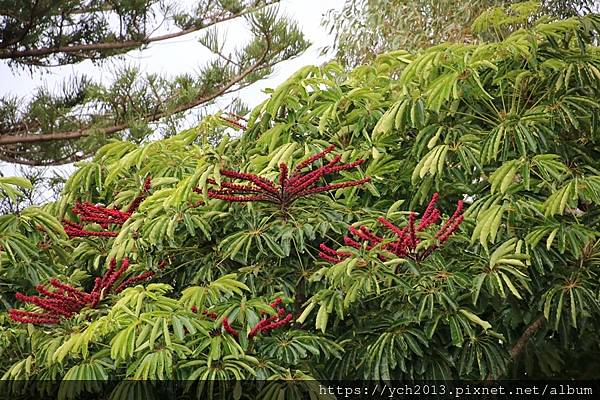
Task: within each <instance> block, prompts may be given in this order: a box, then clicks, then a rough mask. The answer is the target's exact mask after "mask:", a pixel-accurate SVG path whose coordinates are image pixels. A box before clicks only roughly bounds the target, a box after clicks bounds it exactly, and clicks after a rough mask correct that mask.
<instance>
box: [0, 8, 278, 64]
mask: <svg viewBox="0 0 600 400" xmlns="http://www.w3.org/2000/svg"><path fill="white" fill-rule="evenodd" d="M279 1H280V0H267V1H266V2H265V4H264V5H259V8H262V7H266V6H269V5H271V4H274V3H277V2H279ZM256 9H257V8H256V7H250V8H247V9H245V10H243V11H241V12H238V13H235V14H231V15H229V16H227V17H222V18H221V19H217V20H213V21H210V22H208V23H206V24H201V25H197V26H193V27H191V28H187V29H182V30H180V31H177V32H172V33H167V34H164V35H158V36H153V37H147V38H144V39H141V40H125V41H122V42H103V43H94V44H78V45H71V46H57V47H42V48H39V49H29V50H20V51H0V59H8V58H10V59H17V58H26V57H40V56H45V55H49V54H56V53H67V54H68V53H84V52H88V51H97V50H124V49H134V48H137V47H140V46H143V45H147V44H150V43H154V42H160V41H164V40H168V39H173V38H176V37H180V36H184V35H188V34H190V33H193V32H196V31H199V30H201V29H205V28H208V27H210V26H213V25H216V24H219V23H221V22H225V21H229V20H232V19H235V18H238V17H241V16H244V15H246V14H248V13H251V12H253V11H255V10H256Z"/></svg>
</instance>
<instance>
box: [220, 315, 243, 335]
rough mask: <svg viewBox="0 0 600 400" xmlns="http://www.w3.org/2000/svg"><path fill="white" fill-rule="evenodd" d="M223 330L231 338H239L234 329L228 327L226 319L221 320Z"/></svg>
mask: <svg viewBox="0 0 600 400" xmlns="http://www.w3.org/2000/svg"><path fill="white" fill-rule="evenodd" d="M223 329H225V332H227V333H229V334H230V335H232V336H235V337H238V336H240V333H239V332H238V331H236V330H235V329H233V328H232V327H231V325H229V319H228V318H227V317H224V318H223Z"/></svg>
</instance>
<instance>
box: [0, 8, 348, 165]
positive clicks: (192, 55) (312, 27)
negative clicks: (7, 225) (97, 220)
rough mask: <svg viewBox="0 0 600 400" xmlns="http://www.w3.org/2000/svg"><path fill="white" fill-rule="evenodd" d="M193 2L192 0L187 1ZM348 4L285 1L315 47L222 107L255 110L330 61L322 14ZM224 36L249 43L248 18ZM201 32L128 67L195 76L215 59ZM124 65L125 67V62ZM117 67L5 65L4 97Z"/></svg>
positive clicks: (225, 27) (225, 29) (0, 77)
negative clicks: (306, 70)
mask: <svg viewBox="0 0 600 400" xmlns="http://www.w3.org/2000/svg"><path fill="white" fill-rule="evenodd" d="M188 1H189V0H188ZM343 3H344V0H282V1H281V3H280V5H279V11H280V14H282V15H285V16H287V17H289V18H291V19H293V20H295V21H296V22H297V24H298V26H299V27H300V29H301V30H302V32H303V33H304V35H305V37H306V39H307V40H309V41H310V42H311V43H312V46H311V47H310V48H309V49H307V50H306V51H305V52H304V53H303V54H302V55H300V56H299V57H296V58H295V59H292V60H288V61H285V62H283V63H281V64H279V65H277V66H276V67H275V69H274V71H273V73H272V74H271V75H270V76H269V77H268V78H267V79H263V80H261V81H259V82H256V83H255V84H253V85H251V86H249V87H247V88H245V89H244V90H242V91H240V92H239V93H238V94H234V95H232V96H230V97H229V98H225V99H222V100H220V101H219V103H218V105H222V106H223V107H224V106H225V105H226V104H229V102H230V101H231V99H232V97H237V96H238V95H239V97H240V99H241V100H242V101H243V102H244V103H246V104H247V105H248V106H250V107H253V106H256V105H257V104H259V103H260V102H261V101H262V100H264V99H265V98H266V95H265V94H264V93H263V89H265V88H274V87H277V85H279V84H280V83H282V82H283V81H284V80H285V79H286V78H287V77H289V76H290V75H291V74H292V73H294V72H295V71H296V70H298V69H299V68H301V67H303V66H305V65H309V64H320V63H322V62H324V61H327V60H328V57H327V56H325V57H324V56H319V54H320V51H321V49H322V48H323V47H325V46H327V45H330V44H331V43H332V42H333V38H332V36H331V35H329V34H328V32H327V30H326V29H325V28H324V27H323V26H321V20H322V18H323V15H324V14H325V13H326V12H327V11H328V10H330V9H337V10H339V9H341V7H342V6H343ZM220 28H221V32H222V33H223V34H226V38H227V40H226V43H227V45H228V46H235V45H236V44H240V43H244V42H246V41H247V39H248V34H247V28H245V27H244V20H243V19H236V20H233V21H229V22H227V23H225V24H222V25H220ZM201 32H202V31H200V32H196V33H192V34H189V35H186V36H183V37H179V38H175V39H172V40H168V41H164V42H158V43H153V44H152V45H151V46H150V47H149V48H148V49H146V50H144V51H139V50H134V51H131V52H129V53H127V54H126V55H125V58H124V61H123V63H125V64H128V65H133V66H137V67H139V68H140V69H141V70H142V71H145V72H153V73H159V74H161V75H167V76H169V75H176V74H179V73H184V72H189V73H193V72H195V71H197V70H198V69H199V67H200V66H201V65H202V64H203V61H204V60H206V58H207V57H208V56H210V54H211V53H210V52H209V51H208V50H207V49H205V48H204V47H203V46H202V45H201V44H200V43H198V41H197V39H198V37H199V36H201V35H202V33H201ZM120 64H122V63H120ZM111 69H112V67H111V65H110V64H104V65H101V66H94V65H93V64H92V63H91V62H88V61H85V62H82V63H80V64H77V65H74V66H64V67H53V68H49V69H46V70H44V71H43V72H35V73H34V74H33V75H31V74H30V73H29V72H27V71H23V70H14V71H13V70H11V69H10V68H8V66H7V64H6V63H5V62H0V82H2V86H1V89H0V95H7V94H12V95H17V96H20V97H21V96H22V97H24V98H26V97H27V96H28V94H29V93H31V92H32V91H33V90H35V88H36V87H39V86H40V85H45V86H48V87H49V88H51V89H52V88H56V87H59V85H60V83H61V82H62V81H63V80H64V79H65V78H68V77H69V76H72V75H77V74H79V75H80V74H86V75H89V76H90V77H92V78H94V79H98V80H100V81H102V80H108V79H111V77H112V74H111V72H110V70H111ZM53 170H54V171H60V173H61V174H68V173H69V172H70V171H72V167H69V166H64V167H58V168H53ZM0 171H1V172H2V174H4V175H5V176H10V175H15V174H17V172H16V171H15V168H14V166H13V165H11V164H7V163H1V162H0Z"/></svg>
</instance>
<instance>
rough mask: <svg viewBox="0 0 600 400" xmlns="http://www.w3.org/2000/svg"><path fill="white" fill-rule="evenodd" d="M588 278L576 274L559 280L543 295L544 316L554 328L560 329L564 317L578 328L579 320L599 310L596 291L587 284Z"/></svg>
mask: <svg viewBox="0 0 600 400" xmlns="http://www.w3.org/2000/svg"><path fill="white" fill-rule="evenodd" d="M586 281H587V279H586V278H584V277H582V276H578V275H576V274H573V275H571V276H570V277H569V278H564V280H560V281H558V282H557V283H556V284H555V285H554V286H553V287H552V288H550V289H548V291H546V293H544V295H543V297H542V301H543V310H544V316H545V317H546V319H547V320H548V321H550V322H551V323H552V322H553V324H552V326H553V328H554V330H558V328H559V324H560V323H561V322H562V321H563V318H564V317H566V315H568V316H569V317H566V318H565V319H566V320H567V321H568V322H566V324H568V325H570V326H571V327H573V328H577V327H578V325H577V321H578V320H580V319H581V318H582V317H586V316H588V315H589V314H591V313H594V312H597V311H598V310H599V305H598V302H597V300H596V297H595V295H594V293H593V292H592V291H591V290H590V289H588V288H587V287H586V286H587V285H586V283H587V282H586Z"/></svg>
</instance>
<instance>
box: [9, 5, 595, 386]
mask: <svg viewBox="0 0 600 400" xmlns="http://www.w3.org/2000/svg"><path fill="white" fill-rule="evenodd" d="M521 11H522V12H523V9H521ZM502 15H504V19H503V18H500V17H501V16H502ZM520 17H521V18H525V19H527V18H528V15H525V14H524V12H523V13H522V15H520ZM507 18H513V19H514V18H515V14H514V12H511V13H510V14H509V13H507V14H503V12H502V11H501V10H495V11H492V12H491V13H489V14H486V15H484V16H482V17H481V18H480V19H479V20H478V25H477V26H478V29H481V30H488V31H494V27H495V26H501V25H502V24H503V23H506V19H507ZM599 23H600V19H599V18H598V16H596V15H588V16H585V17H577V18H571V19H566V20H561V21H554V22H549V21H546V20H541V21H538V23H537V24H533V25H532V26H531V27H530V28H527V29H520V30H516V31H514V32H513V33H511V34H510V35H508V36H507V37H505V38H499V39H501V40H498V41H497V42H491V43H485V44H478V45H467V44H449V45H439V46H435V47H432V48H429V49H427V50H425V51H423V52H422V53H419V54H411V53H408V52H405V51H396V52H393V53H388V54H384V55H381V56H380V57H378V58H377V60H376V61H374V62H373V63H372V64H370V65H364V66H361V67H358V68H356V69H354V70H353V71H350V72H345V71H344V70H343V68H341V67H340V66H339V65H337V64H335V63H332V64H328V65H325V66H323V67H314V66H309V67H305V68H303V69H301V70H299V71H298V72H297V73H295V74H294V75H293V76H291V77H290V78H289V79H288V81H286V82H285V83H284V84H283V85H281V86H280V87H279V88H277V89H276V90H274V91H273V92H272V93H271V96H270V98H269V99H268V100H266V101H265V102H264V103H263V104H261V105H260V106H258V107H257V108H255V109H254V110H253V111H252V112H251V113H250V114H249V115H248V116H247V121H242V120H240V121H239V123H237V124H236V125H233V124H231V123H227V122H225V121H223V120H222V119H220V118H217V117H209V118H206V119H205V120H204V121H203V122H202V124H201V125H199V126H198V127H197V128H194V129H191V130H187V131H184V132H182V133H180V134H179V135H176V136H174V137H171V138H168V139H164V140H160V141H156V142H152V143H148V144H145V145H135V144H131V143H127V142H119V141H115V142H112V143H110V144H107V145H106V146H104V147H103V148H102V149H101V150H100V151H99V152H98V154H97V155H96V156H95V158H94V159H93V160H91V161H90V162H85V163H81V164H80V165H79V168H78V170H77V172H76V173H75V174H74V175H73V176H72V177H71V178H70V179H69V181H68V183H67V185H66V187H65V189H64V193H63V195H62V197H61V198H60V199H59V201H57V202H56V203H54V204H49V205H46V206H45V207H44V208H43V209H27V210H25V211H23V212H22V213H21V214H19V215H5V216H2V217H1V219H0V232H1V235H0V245H1V246H2V253H1V257H2V258H1V262H2V264H1V267H0V285H1V287H2V294H1V296H2V297H1V301H2V304H3V307H6V308H7V309H9V308H13V307H14V308H18V309H22V310H24V311H29V312H36V311H39V309H36V308H35V307H32V306H27V305H26V304H24V303H22V302H20V301H18V300H17V299H15V297H14V294H15V293H16V292H23V293H24V294H25V295H30V294H33V293H34V289H35V286H36V285H38V284H46V283H47V282H53V281H51V279H53V278H56V279H58V280H59V281H60V282H63V283H65V284H69V285H70V286H71V287H73V288H74V289H78V290H82V291H83V292H88V291H89V290H91V289H92V288H93V286H94V281H95V278H96V277H101V276H107V275H106V274H107V272H106V271H107V268H108V269H109V272H110V268H111V267H110V265H111V262H113V261H112V260H113V259H114V260H116V261H117V262H120V261H121V260H123V259H124V258H125V257H127V258H128V260H129V266H128V269H127V271H126V273H124V274H123V275H122V276H121V277H120V278H119V279H120V280H122V281H123V282H124V280H126V279H128V277H130V276H136V275H139V274H143V273H144V272H146V271H152V272H153V275H152V276H151V279H152V282H151V283H147V282H144V283H143V284H140V285H136V286H133V287H129V288H126V289H124V290H122V291H121V292H120V293H116V292H113V293H109V294H107V295H104V296H103V298H102V300H101V301H100V302H99V303H98V304H97V306H96V307H84V308H82V309H81V310H80V311H79V312H77V313H76V314H73V315H72V316H70V317H69V318H68V319H67V318H60V319H59V321H58V322H59V323H57V324H39V325H32V324H21V323H18V322H15V321H13V320H11V319H9V316H8V312H3V313H2V314H0V343H1V344H2V345H1V346H0V356H1V361H0V373H2V374H3V377H4V379H33V378H55V379H69V378H79V379H81V378H85V379H106V378H107V377H110V378H118V379H123V378H131V379H139V378H142V379H146V378H149V379H163V378H181V379H186V380H191V381H195V380H200V381H202V380H205V379H255V378H256V379H266V378H269V379H272V380H273V381H272V382H270V383H268V384H265V386H264V387H263V388H262V389H261V390H263V393H262V394H261V398H281V397H278V396H284V397H285V398H292V397H293V396H295V395H298V393H296V394H294V393H292V390H295V389H292V387H290V386H286V385H280V384H279V382H278V381H277V379H278V378H279V379H308V378H316V379H332V378H348V379H361V378H369V379H377V380H379V379H384V380H385V379H389V378H398V379H400V378H404V379H407V378H424V379H450V378H472V379H486V378H502V377H524V376H525V374H527V376H528V377H556V376H560V377H576V378H582V377H588V378H589V377H595V378H597V377H598V372H597V371H598V360H599V359H600V358H599V357H598V356H599V345H600V341H599V339H598V335H597V334H596V332H597V331H598V329H599V328H600V327H599V326H598V324H599V322H598V321H600V318H599V317H600V307H599V305H600V303H599V299H598V293H599V289H600V287H599V280H598V276H597V269H598V263H599V260H600V243H599V242H598V224H599V222H600V215H599V208H598V205H599V204H600V172H599V170H598V168H600V165H599V160H600V154H599V148H598V140H599V133H600V130H599V129H600V125H599V124H598V119H597V118H598V117H597V115H598V109H599V104H598V102H597V99H598V95H599V90H600V86H599V82H600V52H599V50H598V48H597V47H595V46H594V45H593V44H592V43H593V41H594V40H595V38H596V35H597V32H598V27H599ZM498 31H499V30H498ZM232 126H235V129H236V130H238V132H235V134H233V132H232V129H234V128H232ZM230 133H231V135H229V134H230ZM219 137H220V138H221V139H220V140H219V141H218V143H217V145H213V142H214V141H215V138H219ZM330 144H335V145H336V148H335V149H333V148H332V147H331V146H330ZM324 150H325V151H324ZM323 151H324V152H323ZM319 154H320V155H319ZM315 155H317V156H315ZM338 156H339V157H338ZM360 159H364V160H365V161H364V162H362V163H358V162H357V161H356V160H360ZM336 160H337V161H336ZM338 161H339V162H342V163H345V164H347V165H352V166H353V168H341V169H340V170H337V169H335V170H334V172H336V174H335V175H334V174H325V173H324V172H331V170H332V169H334V168H335V166H336V165H337V162H338ZM334 162H335V163H334ZM309 165H310V166H309ZM282 166H285V167H282ZM298 167H302V168H305V167H306V168H311V169H310V170H309V171H308V172H306V174H308V175H310V174H311V172H310V171H319V170H320V169H321V168H323V167H325V170H323V169H321V172H320V173H319V174H320V175H319V178H318V180H319V183H320V185H321V186H320V187H327V186H328V185H329V187H330V188H331V187H334V188H335V190H332V191H325V190H324V191H322V192H319V191H315V192H314V193H307V195H305V196H300V197H298V198H297V199H296V200H295V201H293V202H290V203H286V207H285V210H282V208H281V204H280V203H277V202H274V201H259V200H261V199H255V198H248V197H251V196H252V194H251V193H253V191H254V192H256V191H259V190H265V191H268V190H267V189H265V187H269V188H272V187H275V186H277V183H278V182H279V184H280V186H277V187H280V188H283V187H284V186H285V185H284V184H281V182H282V181H281V180H280V179H282V178H281V176H282V175H283V176H288V175H287V172H286V173H284V172H283V171H284V170H285V171H292V175H293V171H297V170H296V169H295V168H298ZM302 168H300V169H302ZM223 171H229V172H225V173H223ZM232 172H235V173H232ZM315 174H317V173H316V172H315ZM148 177H151V185H150V188H149V190H148V193H147V196H146V197H145V198H144V199H143V201H141V203H140V204H139V208H137V210H136V211H135V212H134V213H133V214H131V215H130V216H128V217H127V219H126V220H124V222H123V223H122V224H108V225H106V227H103V226H101V225H98V224H94V223H92V222H91V221H81V219H79V220H78V219H77V218H78V217H77V215H75V214H74V213H73V212H72V211H71V208H72V207H73V206H74V205H76V204H85V202H89V203H90V204H89V205H88V206H87V207H88V208H89V207H97V208H101V209H110V210H120V211H121V212H127V210H129V209H130V207H131V204H132V203H135V201H136V200H135V199H136V198H139V196H140V193H142V192H143V190H144V182H145V181H146V179H147V178H148ZM367 177H368V178H370V179H369V180H367V179H366V178H367ZM305 179H307V180H309V178H305ZM226 182H227V183H226ZM248 182H251V183H252V184H248ZM344 182H346V183H347V182H360V183H359V184H356V185H352V186H348V185H341V186H339V187H335V185H337V184H341V183H344ZM19 183H22V182H18V181H13V182H11V181H7V182H4V181H0V184H2V185H3V186H2V188H4V190H7V191H8V192H7V193H9V194H12V195H15V191H16V190H17V189H15V186H14V185H13V184H19ZM270 185H272V186H270ZM263 186H264V187H263ZM346 186H348V187H346ZM436 193H437V194H436ZM219 194H221V195H223V196H225V197H222V198H219V197H218V196H215V195H219ZM263 195H264V194H263ZM226 196H241V197H246V198H245V199H233V198H229V199H228V198H226ZM234 200H235V201H234ZM238 200H239V201H238ZM262 200H265V198H262ZM76 210H77V209H76ZM89 212H90V213H91V214H94V212H93V211H89ZM80 215H81V213H80ZM63 218H64V219H66V220H68V221H71V223H78V224H81V225H82V228H84V229H85V230H87V231H102V230H109V231H115V232H117V234H116V236H114V237H112V236H108V237H106V236H83V237H72V238H71V239H67V236H66V234H65V233H64V230H63V228H62V226H61V224H60V223H59V221H60V220H62V219H63ZM119 221H121V220H119ZM100 223H102V221H100ZM344 236H346V237H347V238H348V239H350V240H348V239H344ZM357 244H358V246H357ZM319 253H321V256H326V257H320V256H319ZM327 256H328V257H327ZM113 263H114V262H113ZM159 266H160V268H159ZM112 268H113V269H114V268H115V267H112ZM111 276H112V275H111ZM46 287H47V285H46ZM88 293H89V292H88ZM20 296H21V295H20ZM278 299H281V300H278ZM290 314H291V315H292V317H288V315H290ZM263 321H266V322H263ZM70 388H71V391H69V392H68V393H66V392H65V393H66V394H69V395H75V394H76V393H77V392H78V391H79V390H91V389H93V388H92V387H91V386H85V385H83V384H82V386H81V387H77V388H73V387H72V386H71V387H70ZM120 388H121V386H117V387H116V388H115V389H114V390H115V391H119V390H122V389H120ZM109 389H111V390H112V388H109ZM198 390H212V391H215V392H218V391H219V390H221V389H220V388H219V386H218V385H217V384H215V385H214V386H213V385H206V386H199V387H198ZM309 390H310V388H309ZM245 394H247V393H245Z"/></svg>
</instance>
